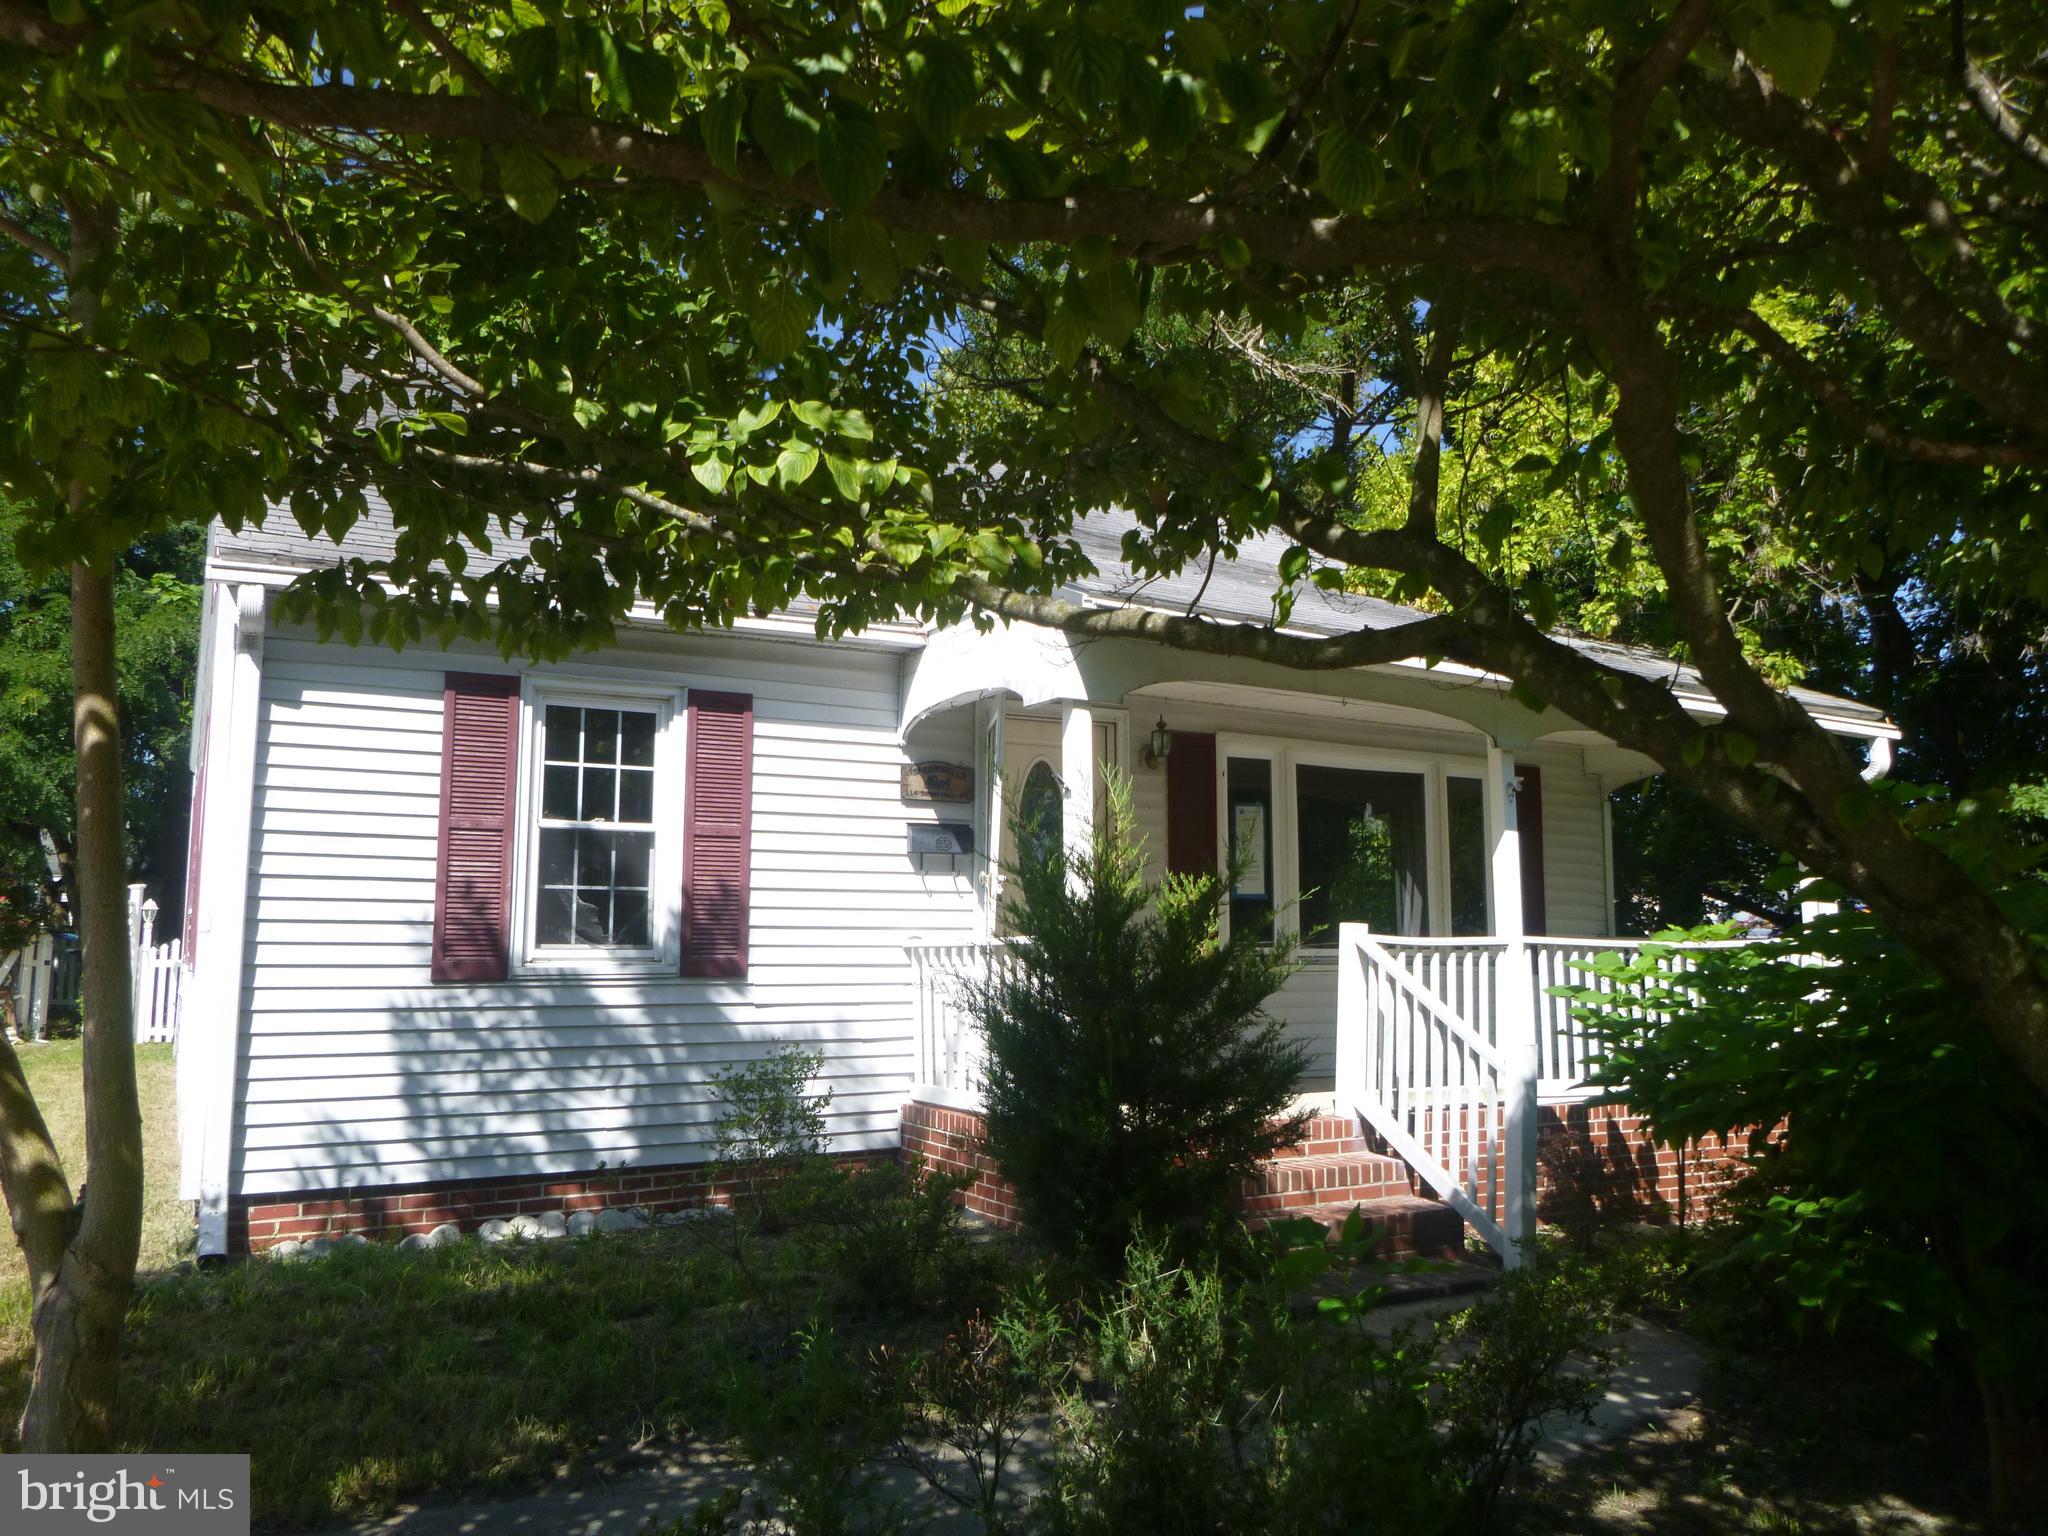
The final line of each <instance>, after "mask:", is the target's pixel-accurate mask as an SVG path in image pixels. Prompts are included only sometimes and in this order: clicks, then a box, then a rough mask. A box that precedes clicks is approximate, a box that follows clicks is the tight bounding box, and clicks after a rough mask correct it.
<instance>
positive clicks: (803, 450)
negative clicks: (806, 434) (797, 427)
mask: <svg viewBox="0 0 2048 1536" xmlns="http://www.w3.org/2000/svg"><path fill="white" fill-rule="evenodd" d="M817 468H818V450H817V448H816V446H815V445H813V444H811V443H807V442H805V441H803V440H802V439H801V438H795V437H792V438H790V439H789V440H788V441H787V442H785V443H784V444H783V445H782V452H781V453H779V454H777V455H776V456H775V478H776V479H777V480H778V481H780V482H781V484H782V488H783V489H784V490H785V491H793V490H795V489H796V488H797V487H798V486H800V485H802V484H803V483H804V482H805V481H806V480H808V479H810V478H811V476H812V475H813V474H814V473H816V471H817Z"/></svg>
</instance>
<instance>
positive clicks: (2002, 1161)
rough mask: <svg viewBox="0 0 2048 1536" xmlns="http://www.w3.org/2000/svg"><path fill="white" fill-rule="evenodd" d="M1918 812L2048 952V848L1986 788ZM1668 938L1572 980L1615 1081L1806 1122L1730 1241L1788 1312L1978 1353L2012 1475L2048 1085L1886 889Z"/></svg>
mask: <svg viewBox="0 0 2048 1536" xmlns="http://www.w3.org/2000/svg"><path fill="white" fill-rule="evenodd" d="M1887 792H1888V793H1892V794H1895V795H1900V796H1904V797H1907V798H1911V797H1912V796H1914V794H1915V793H1916V792H1915V791H1913V790H1911V789H1910V788H1909V787H1906V786H1889V787H1888V790H1887ZM1907 814H1908V817H1909V819H1910V820H1911V821H1913V822H1914V823H1915V824H1916V825H1918V826H1919V827H1920V828H1921V830H1922V831H1923V833H1924V835H1927V836H1929V837H1931V838H1934V839H1936V840H1938V841H1941V842H1943V843H1945V844H1946V845H1947V846H1948V847H1949V848H1950V849H1951V851H1954V852H1956V853H1958V854H1959V855H1960V856H1962V857H1964V858H1965V859H1966V861H1967V862H1969V863H1970V864H1971V865H1972V866H1973V867H1975V868H1976V869H1977V870H1978V872H1979V873H1980V874H1981V876H1982V878H1983V879H1984V881H1985V883H1986V884H1987V886H1989V887H1990V888H1992V889H1993V890H1994V892H1995V894H1996V895H1997V897H1998V899H1999V900H2000V902H2001V904H2002V905H2003V906H2004V907H2005V908H2006V910H2007V911H2008V913H2009V914H2010V915H2011V916H2012V917H2013V919H2014V920H2015V921H2016V922H2017V923H2018V924H2019V925H2020V926H2021V927H2022V928H2023V930H2024V931H2026V932H2027V933H2028V934H2029V935H2030V937H2031V938H2032V939H2033V941H2034V943H2035V944H2036V946H2037V949H2038V950H2039V951H2041V952H2044V953H2048V885H2044V883H2043V882H2042V881H2041V880H2040V879H2039V877H2038V876H2037V875H2028V874H2023V873H2020V872H2019V866H2021V865H2023V864H2024V863H2025V862H2026V861H2027V859H2028V858H2030V857H2032V855H2029V854H2027V853H2025V851H2024V850H2019V851H2018V856H2017V857H2013V854H2014V851H2015V850H2014V846H2013V845H2011V844H2008V843H2006V842H2003V841H2002V840H2001V839H2000V838H1999V837H1998V835H1997V828H1996V821H1997V818H1995V817H1993V816H1991V815H1989V814H1988V810H1987V808H1986V807H1984V806H1982V805H1979V806H1978V807H1977V814H1975V815H1958V816H1956V817H1954V818H1953V819H1951V818H1950V816H1949V814H1948V812H1947V809H1946V807H1945V804H1944V803H1943V802H1942V801H1941V800H1939V799H1938V798H1935V799H1924V800H1922V801H1921V803H1919V804H1918V805H1916V806H1914V807H1912V808H1911V809H1909V810H1908V812H1907ZM1972 827H1975V828H1982V829H1983V830H1982V831H1970V832H1968V834H1967V836H1966V835H1965V829H1967V828H1972ZM1784 878H1785V879H1787V880H1792V879H1796V878H1797V872H1796V871H1791V870H1788V871H1786V872H1785V875H1784ZM1806 894H1807V895H1810V896H1813V897H1815V898H1817V899H1827V898H1829V897H1831V896H1838V895H1839V894H1840V893H1839V892H1835V891H1832V890H1830V889H1828V888H1826V887H1821V888H1818V889H1812V890H1809V891H1807V892H1806ZM1722 933H1723V930H1720V929H1702V930H1698V931H1697V932H1696V933H1693V934H1670V935H1665V936H1663V937H1669V938H1672V939H1683V938H1688V937H1718V936H1721V934H1722ZM1668 954H1669V951H1662V950H1660V949H1658V948H1657V947H1654V946H1653V947H1652V948H1650V949H1646V950H1645V951H1643V952H1642V954H1641V955H1640V957H1639V958H1638V959H1636V960H1635V961H1633V962H1622V961H1621V960H1620V959H1619V957H1616V956H1609V957H1606V958H1605V959H1604V960H1603V961H1602V962H1601V964H1600V965H1599V967H1598V969H1599V970H1600V971H1601V972H1602V979H1603V980H1604V981H1606V982H1607V983H1608V984H1609V985H1610V986H1613V987H1614V988H1615V990H1614V991H1613V992H1612V993H1611V994H1608V995H1602V994H1600V993H1598V992H1595V991H1593V990H1592V989H1590V988H1588V989H1578V990H1577V991H1576V993H1575V995H1576V996H1577V998H1578V1000H1579V1002H1580V1005H1581V1011H1582V1013H1583V1014H1584V1016H1585V1017H1586V1018H1588V1019H1589V1020H1590V1022H1591V1023H1592V1025H1593V1026H1594V1027H1595V1028H1596V1029H1597V1030H1599V1031H1600V1033H1601V1035H1602V1036H1603V1039H1604V1042H1605V1050H1606V1061H1605V1063H1604V1065H1603V1067H1602V1070H1601V1073H1600V1082H1601V1085H1602V1086H1603V1087H1606V1088H1608V1089H1610V1090H1612V1091H1613V1092H1614V1093H1615V1095H1616V1096H1617V1097H1626V1099H1627V1101H1628V1102H1629V1104H1630V1105H1631V1106H1632V1107H1633V1108H1635V1109H1636V1110H1638V1111H1639V1112H1640V1113H1642V1114H1643V1115H1644V1116H1645V1118H1646V1119H1647V1120H1648V1121H1649V1122H1650V1125H1651V1126H1652V1128H1653V1129H1654V1131H1655V1132H1656V1134H1657V1136H1658V1137H1659V1138H1660V1139H1663V1140H1667V1141H1685V1140H1690V1139H1692V1138H1695V1137H1699V1136H1703V1135H1706V1134H1708V1133H1714V1132H1718V1133H1722V1134H1736V1133H1742V1132H1746V1131H1748V1130H1750V1129H1752V1128H1754V1127H1771V1126H1775V1125H1777V1124H1779V1123H1780V1122H1783V1123H1785V1124H1786V1125H1787V1127H1788V1130H1787V1134H1786V1136H1785V1138H1784V1140H1783V1142H1782V1144H1781V1145H1780V1146H1778V1147H1777V1148H1775V1149H1774V1150H1772V1151H1770V1152H1769V1153H1767V1154H1766V1153H1760V1154H1759V1155H1758V1156H1757V1157H1755V1158H1754V1159H1753V1163H1754V1165H1755V1167H1754V1172H1753V1173H1752V1174H1751V1176H1750V1177H1749V1178H1748V1179H1747V1180H1745V1181H1744V1182H1745V1185H1746V1187H1745V1188H1741V1189H1739V1190H1738V1191H1737V1195H1736V1198H1735V1199H1734V1200H1732V1201H1730V1202H1728V1207H1729V1213H1730V1216H1731V1220H1732V1221H1733V1223H1734V1224H1735V1225H1736V1226H1737V1228H1738V1231H1739V1241H1737V1242H1735V1243H1734V1244H1733V1245H1732V1246H1731V1251H1730V1255H1729V1258H1728V1260H1727V1262H1729V1263H1730V1264H1732V1265H1735V1266H1739V1269H1740V1272H1741V1274H1742V1275H1743V1277H1744V1279H1745V1281H1746V1282H1747V1283H1750V1284H1752V1285H1756V1286H1757V1288H1758V1289H1760V1290H1762V1291H1763V1292H1764V1293H1766V1294H1768V1295H1770V1296H1772V1297H1774V1298H1775V1299H1776V1300H1777V1302H1778V1303H1779V1305H1780V1307H1781V1310H1782V1312H1783V1314H1784V1315H1785V1316H1786V1317H1788V1318H1791V1319H1796V1320H1802V1321H1812V1320H1817V1321H1819V1322H1821V1323H1823V1324H1824V1325H1825V1326H1827V1327H1828V1328H1830V1329H1840V1330H1848V1331H1851V1332H1853V1333H1863V1334H1869V1335H1872V1336H1882V1337H1883V1338H1885V1339H1888V1340H1889V1341H1890V1342H1891V1343H1892V1344H1893V1345H1894V1346H1895V1347H1897V1348H1899V1349H1901V1350H1903V1351H1904V1352H1905V1353H1907V1354H1908V1355H1910V1356H1912V1357H1913V1358H1915V1359H1917V1360H1920V1361H1939V1360H1940V1359H1941V1357H1942V1355H1943V1354H1944V1353H1952V1354H1953V1355H1955V1356H1962V1357H1966V1358H1967V1359H1968V1360H1969V1361H1970V1363H1971V1367H1972V1369H1973V1371H1974V1375H1975V1377H1976V1385H1977V1387H1978V1389H1979V1393H1980V1396H1981V1398H1982V1401H1983V1402H1984V1404H1985V1406H1986V1410H1987V1416H1988V1420H1989V1424H1990V1428H1991V1433H1992V1440H1993V1447H1992V1462H1993V1464H1992V1475H1993V1479H1994V1487H1996V1486H1997V1485H1998V1480H1999V1479H2000V1478H2001V1477H2002V1476H2004V1475H2005V1474H2006V1473H2008V1472H2009V1471H2011V1470H2013V1468H2015V1467H2017V1466H2019V1465H2020V1464H2021V1463H2022V1461H2023V1460H2024V1459H2025V1458H2026V1457H2028V1456H2030V1455H2032V1454H2035V1452H2034V1451H2033V1449H2032V1446H2033V1444H2034V1440H2033V1436H2036V1435H2038V1433H2039V1426H2041V1425H2042V1424H2044V1423H2048V1385H2044V1379H2043V1377H2042V1376H2041V1373H2040V1372H2039V1370H2038V1368H2037V1363H2038V1362H2039V1361H2040V1360H2042V1359H2044V1358H2048V1229H2044V1228H2043V1226H2042V1224H2041V1222H2040V1221H2039V1220H2038V1219H2037V1216H2036V1213H2038V1212H2039V1211H2041V1210H2044V1209H2048V1173H2044V1171H2043V1170H2044V1168H2048V1106H2044V1104H2043V1102H2042V1099H2041V1097H2040V1095H2039V1094H2037V1093H2036V1092H2035V1091H2034V1090H2033V1088H2032V1087H2031V1086H2030V1085H2029V1084H2028V1083H2027V1082H2026V1081H2025V1080H2024V1079H2023V1078H2021V1077H2020V1076H2019V1075H2018V1074H2017V1073H2016V1072H2014V1071H2013V1070H2012V1068H2011V1064H2010V1062H2009V1061H2008V1060H2007V1059H2006V1057H2005V1056H2004V1055H2003V1053H2002V1052H2001V1051H2000V1050H1999V1048H1998V1047H1997V1046H1996V1045H1995V1044H1994V1043H1993V1041H1992V1040H1991V1038H1990V1035H1989V1034H1988V1032H1987V1031H1986V1030H1985V1028H1984V1026H1983V1025H1982V1024H1981V1023H1980V1022H1979V1021H1978V1020H1976V1019H1974V1018H1971V1017H1970V1016H1969V1015H1967V1014H1966V1013H1964V1012H1963V1011H1962V1010H1960V1009H1958V1008H1957V1006H1956V1005H1955V1003H1954V1001H1953V999H1952V997H1951V995H1950V992H1949V989H1948V987H1947V986H1946V984H1945V983H1944V982H1943V981H1942V979H1941V978H1940V977H1939V976H1938V975H1936V974H1935V973H1934V971H1933V970H1932V969H1930V968H1929V967H1928V965H1927V964H1926V962H1925V961H1924V960H1922V959H1921V958H1920V957H1919V956H1918V955H1917V954H1915V953H1914V952H1913V951H1912V950H1910V949H1908V948H1907V947H1906V946H1905V945H1903V944H1900V943H1898V942H1897V941H1896V940H1895V939H1894V938H1893V937H1892V936H1891V934H1889V933H1888V932H1887V931H1886V930H1885V928H1884V927H1883V925H1882V924H1881V923H1880V922H1879V921H1878V920H1877V919H1876V918H1875V917H1873V916H1872V915H1871V914H1869V913H1867V912H1860V911H1855V910H1851V911H1847V912H1843V913H1840V914H1839V915H1836V916H1832V917H1827V918H1823V919H1821V920H1819V921H1817V922H1815V923H1812V924H1809V925H1808V926H1807V927H1806V928H1805V929H1804V930H1802V931H1801V932H1800V933H1799V934H1797V935H1796V936H1794V937H1790V938H1786V939H1781V940H1779V941H1777V942H1774V943H1760V944H1752V945H1748V946H1745V947H1743V948H1740V949H1725V950H1708V951H1702V952H1699V953H1697V954H1696V955H1695V956H1694V967H1693V969H1692V970H1691V971H1690V973H1688V974H1686V975H1685V976H1684V977H1683V978H1682V979H1680V980H1678V981H1675V982H1674V980H1673V978H1671V977H1669V976H1665V975H1660V974H1659V973H1658V971H1657V969H1656V967H1657V962H1658V960H1659V959H1660V958H1662V957H1664V956H1668ZM2029 1426H2032V1427H2031V1428H2030V1427H2029Z"/></svg>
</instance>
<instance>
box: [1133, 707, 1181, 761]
mask: <svg viewBox="0 0 2048 1536" xmlns="http://www.w3.org/2000/svg"><path fill="white" fill-rule="evenodd" d="M1172 750H1173V732H1171V731H1169V730H1168V729H1167V728H1166V716H1164V715H1161V716H1160V717H1159V723H1158V724H1157V725H1155V726H1153V727H1152V739H1151V740H1150V741H1148V742H1146V743H1145V750H1144V752H1143V753H1141V754H1140V755H1141V756H1142V757H1143V758H1144V760H1145V766H1146V767H1147V768H1157V767H1158V766H1159V765H1160V764H1161V763H1163V762H1165V761H1166V755H1167V753H1169V752H1171V751H1172Z"/></svg>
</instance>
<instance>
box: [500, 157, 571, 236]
mask: <svg viewBox="0 0 2048 1536" xmlns="http://www.w3.org/2000/svg"><path fill="white" fill-rule="evenodd" d="M491 154H492V156H493V157H494V158H495V159H496V160H497V162H498V190H499V191H500V192H501V193H503V194H504V198H505V202H506V203H507V205H509V206H510V208H511V209H512V211H513V212H514V213H516V214H518V215H519V217H521V218H522V219H524V220H526V221H527V222H528V223H529V224H538V223H539V222H540V221H541V220H542V219H544V218H546V217H547V216H548V215H549V214H550V213H552V212H554V210H555V201H556V199H557V198H558V197H560V195H561V189H560V187H559V186H557V185H556V182H555V168H554V167H553V166H551V165H549V164H548V159H547V156H546V155H543V154H542V153H540V151H539V150H534V149H528V148H526V146H525V145H523V144H507V145H500V146H499V147H498V148H497V149H494V150H492V151H491Z"/></svg>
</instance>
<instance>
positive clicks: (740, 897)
mask: <svg viewBox="0 0 2048 1536" xmlns="http://www.w3.org/2000/svg"><path fill="white" fill-rule="evenodd" d="M689 734H690V742H689V747H690V761H689V764H688V766H687V767H685V769H684V770H683V773H684V778H683V974H684V975H685V976H744V975H746V974H747V914H748V886H749V885H750V883H751V881H752V878H753V857H752V847H753V838H754V698H753V695H752V694H746V693H702V692H699V691H698V690H696V689H694V688H693V689H691V690H690V723H689Z"/></svg>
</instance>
